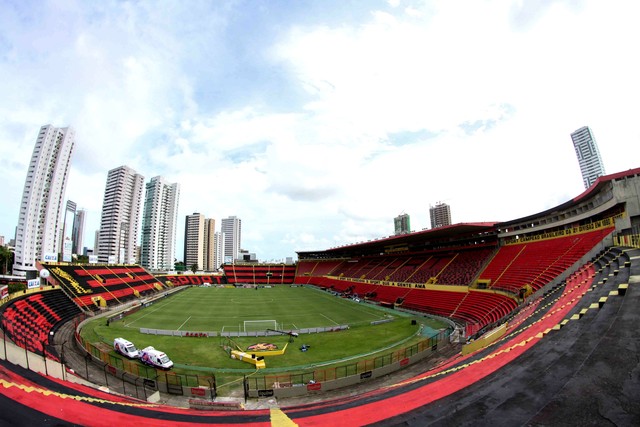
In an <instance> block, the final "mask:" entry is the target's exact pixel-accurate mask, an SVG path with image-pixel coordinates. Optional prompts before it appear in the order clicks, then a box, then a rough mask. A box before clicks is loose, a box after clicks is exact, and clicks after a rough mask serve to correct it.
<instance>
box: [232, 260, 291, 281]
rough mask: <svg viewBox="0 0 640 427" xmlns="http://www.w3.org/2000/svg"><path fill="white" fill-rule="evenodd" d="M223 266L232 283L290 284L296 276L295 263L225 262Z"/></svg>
mask: <svg viewBox="0 0 640 427" xmlns="http://www.w3.org/2000/svg"><path fill="white" fill-rule="evenodd" d="M222 268H223V270H224V273H225V275H226V277H227V281H228V283H230V284H236V283H252V284H257V285H290V284H292V283H293V281H294V279H295V276H296V266H295V265H293V264H224V265H223V266H222Z"/></svg>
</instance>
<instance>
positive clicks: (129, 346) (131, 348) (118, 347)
mask: <svg viewBox="0 0 640 427" xmlns="http://www.w3.org/2000/svg"><path fill="white" fill-rule="evenodd" d="M113 349H114V350H115V351H116V352H117V353H120V354H122V355H123V356H126V357H128V358H129V359H137V358H139V357H140V352H139V351H138V349H137V348H136V346H135V345H133V343H132V342H131V341H128V340H125V339H124V338H116V339H114V340H113Z"/></svg>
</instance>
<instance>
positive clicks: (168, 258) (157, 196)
mask: <svg viewBox="0 0 640 427" xmlns="http://www.w3.org/2000/svg"><path fill="white" fill-rule="evenodd" d="M146 187H147V189H146V195H145V200H144V214H143V216H142V244H141V246H140V265H142V266H143V267H145V268H148V269H150V270H156V271H158V270H160V271H170V270H173V268H174V264H175V263H174V257H175V251H176V228H177V220H178V200H179V198H180V187H179V185H178V184H177V183H173V184H170V183H167V182H166V181H165V180H164V178H162V177H161V176H156V177H154V178H151V181H149V182H148V183H147V186H146Z"/></svg>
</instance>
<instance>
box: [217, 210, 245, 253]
mask: <svg viewBox="0 0 640 427" xmlns="http://www.w3.org/2000/svg"><path fill="white" fill-rule="evenodd" d="M220 231H221V232H222V233H224V258H223V260H222V261H223V263H231V262H233V261H234V260H236V259H238V257H239V255H240V242H241V238H242V220H240V218H238V217H235V216H230V217H229V218H224V219H222V224H221V226H220Z"/></svg>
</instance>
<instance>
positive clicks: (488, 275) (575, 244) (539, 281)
mask: <svg viewBox="0 0 640 427" xmlns="http://www.w3.org/2000/svg"><path fill="white" fill-rule="evenodd" d="M612 231H613V228H612V227H605V228H602V229H599V230H595V231H588V232H585V233H581V234H577V235H576V234H570V235H567V236H561V237H555V238H548V239H543V240H539V241H530V242H524V243H515V244H508V245H505V246H502V247H501V248H500V249H499V251H498V253H497V254H496V256H495V257H494V258H493V259H492V260H491V262H490V263H489V265H487V267H486V268H485V269H484V271H483V272H482V273H480V279H481V280H482V279H483V280H490V281H491V284H490V288H491V289H496V290H504V291H508V292H512V293H514V294H515V293H517V292H518V291H519V289H520V288H522V287H523V286H524V285H527V284H528V285H530V286H531V287H532V288H533V289H534V290H538V289H540V288H542V287H543V286H544V285H545V284H546V283H549V282H550V281H551V280H553V279H554V278H555V277H557V276H559V275H560V274H561V273H562V272H564V271H565V270H567V269H568V268H569V267H570V266H571V265H573V264H574V263H575V262H576V261H578V260H579V259H580V258H581V257H582V256H584V255H585V254H586V253H587V252H588V251H589V250H590V249H591V248H593V247H594V246H595V245H596V243H598V242H600V241H602V239H603V238H604V237H605V236H607V235H608V234H610V233H611V232H612Z"/></svg>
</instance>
